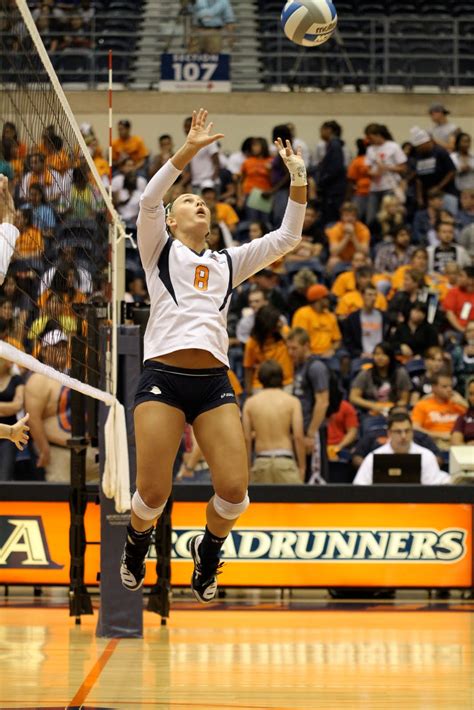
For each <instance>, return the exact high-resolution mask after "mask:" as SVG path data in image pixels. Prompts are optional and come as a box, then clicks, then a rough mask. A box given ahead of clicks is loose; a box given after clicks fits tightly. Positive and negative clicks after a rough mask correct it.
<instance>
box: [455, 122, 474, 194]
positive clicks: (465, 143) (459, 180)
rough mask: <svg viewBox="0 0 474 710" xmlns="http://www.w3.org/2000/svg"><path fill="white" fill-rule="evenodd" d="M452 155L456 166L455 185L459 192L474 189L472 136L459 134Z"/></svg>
mask: <svg viewBox="0 0 474 710" xmlns="http://www.w3.org/2000/svg"><path fill="white" fill-rule="evenodd" d="M454 148H455V150H454V153H451V160H452V161H453V163H454V165H455V166H456V177H455V179H454V183H455V185H456V188H457V189H458V190H459V192H462V191H463V190H469V189H472V188H474V153H473V152H472V151H471V136H470V135H469V133H458V135H457V136H456V143H455V146H454Z"/></svg>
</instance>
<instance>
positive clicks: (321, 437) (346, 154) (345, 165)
mask: <svg viewBox="0 0 474 710" xmlns="http://www.w3.org/2000/svg"><path fill="white" fill-rule="evenodd" d="M428 113H429V116H430V117H431V125H430V124H429V122H428V121H427V122H426V123H427V125H426V128H423V127H419V126H414V127H413V128H412V129H411V131H410V133H409V135H408V136H407V138H409V140H407V141H406V142H405V143H403V144H402V145H400V144H399V143H397V142H396V141H395V140H394V139H393V137H392V135H391V133H390V130H389V128H388V127H387V126H383V125H380V124H376V123H371V124H369V125H368V126H367V127H366V129H365V132H364V135H363V136H361V137H360V138H359V139H358V140H357V141H356V145H355V147H354V151H352V150H351V146H347V145H345V143H344V140H343V135H342V134H343V130H342V126H341V125H340V124H339V123H338V122H337V121H336V120H331V121H326V122H324V123H323V124H322V125H321V127H320V140H319V141H318V142H317V143H316V145H314V146H308V145H306V144H305V142H304V141H302V140H301V138H298V137H297V136H296V132H295V126H294V125H293V124H291V123H288V124H280V125H278V126H275V127H274V129H273V131H272V135H271V136H269V137H268V138H271V139H272V140H273V139H275V138H276V137H277V136H279V137H281V138H282V139H283V140H286V139H288V140H290V141H292V142H293V145H294V146H296V147H299V148H300V149H301V151H302V154H303V155H305V156H306V161H307V167H308V174H309V176H310V179H309V189H308V195H309V200H308V205H307V210H306V218H305V222H304V227H303V239H302V241H301V243H300V244H299V246H298V247H297V248H296V249H295V250H294V252H292V253H290V254H288V255H287V256H286V257H285V258H284V259H280V260H279V261H278V262H275V263H274V264H271V265H269V266H268V267H267V268H265V269H263V270H262V271H261V272H259V273H258V274H256V275H255V276H253V277H251V278H250V279H249V280H248V281H247V282H245V283H244V284H242V285H241V286H239V287H238V288H237V289H236V290H235V292H234V294H233V296H232V299H231V304H230V310H229V319H228V333H229V357H230V362H231V369H232V371H233V373H234V374H235V375H236V380H235V381H236V383H237V384H236V387H237V388H238V389H239V390H240V393H241V394H242V403H243V402H244V401H245V400H247V401H249V402H251V399H250V398H251V397H252V395H253V394H255V393H257V392H259V390H261V389H262V388H264V385H263V383H262V382H261V380H260V376H259V368H260V367H261V365H262V364H263V363H265V362H267V361H274V362H276V363H278V365H279V366H280V368H281V386H282V388H284V389H285V390H287V391H288V392H291V393H293V394H294V395H295V396H297V397H298V398H299V399H300V401H301V402H302V404H303V414H304V417H303V418H304V446H305V451H306V454H307V462H306V467H305V473H304V480H305V481H306V482H308V481H311V482H318V481H319V482H324V481H328V480H329V481H330V480H333V479H332V476H334V475H336V476H338V475H343V476H345V477H346V478H347V480H351V479H352V478H353V476H354V473H355V471H356V470H357V467H358V465H359V464H360V462H361V460H362V459H361V456H362V455H366V454H367V453H369V451H370V450H373V449H374V448H376V447H377V446H378V445H380V444H381V443H383V442H384V441H385V440H386V437H387V417H388V416H389V413H390V411H391V410H392V408H393V407H402V408H403V410H404V411H408V412H410V416H411V417H412V421H413V425H414V428H415V443H420V441H419V439H420V437H421V440H422V441H423V442H424V443H423V445H424V446H426V445H427V446H428V448H430V449H431V450H432V451H433V452H434V453H435V455H436V456H437V457H438V460H439V462H440V463H441V465H442V466H443V467H444V470H447V465H448V453H447V449H448V447H449V443H450V441H451V437H454V436H455V435H454V434H452V431H453V428H454V430H455V432H456V437H455V439H456V440H458V439H459V432H460V431H461V428H460V427H461V424H460V423H459V421H460V420H459V418H460V417H461V418H462V417H464V418H466V417H467V420H466V421H468V420H469V416H470V415H469V412H471V414H472V403H470V399H469V398H468V396H467V392H466V388H467V387H469V386H470V385H469V383H470V378H471V377H472V376H473V375H474V261H473V259H474V154H472V152H471V150H470V136H469V135H468V134H466V133H464V132H462V130H461V128H460V127H458V126H456V124H455V123H452V122H450V121H449V120H448V116H449V111H448V110H447V109H446V108H445V107H444V106H441V105H433V106H431V108H430V109H429V112H428ZM189 121H190V119H189V118H186V119H184V121H183V126H182V131H183V134H186V133H187V130H188V127H189ZM420 123H421V121H420ZM81 130H82V132H83V135H84V137H85V140H86V143H87V145H88V147H89V149H90V152H91V155H92V157H93V160H94V162H95V164H96V167H97V169H98V171H99V174H100V175H101V176H102V178H103V180H104V182H105V183H108V167H107V163H106V161H105V160H104V157H103V154H102V151H101V148H100V146H99V144H98V141H97V138H96V136H95V134H94V130H93V128H92V127H91V126H90V125H87V124H84V125H83V126H81ZM180 139H181V136H180V135H176V136H171V135H169V134H162V135H160V136H159V137H158V143H157V151H156V153H154V152H153V151H152V150H150V149H149V148H148V147H147V145H146V143H145V141H144V140H143V139H142V138H141V137H140V136H138V135H136V134H135V133H134V131H133V127H132V124H131V122H130V121H129V120H128V119H122V120H120V122H119V124H118V135H117V137H116V139H115V140H114V141H113V178H112V185H111V187H112V195H113V201H114V204H115V206H116V208H117V210H118V212H119V213H120V215H121V216H122V218H123V220H124V221H125V223H126V225H127V227H128V229H129V230H130V231H131V232H133V231H134V230H135V229H136V226H135V223H136V218H137V216H138V209H139V199H140V195H141V193H142V192H143V189H144V187H145V185H146V184H147V181H148V180H149V179H150V177H151V176H153V175H154V174H155V172H156V171H157V170H158V169H159V168H160V167H161V165H163V164H164V163H165V162H166V161H167V160H168V159H169V157H170V156H171V155H172V154H173V150H174V143H175V141H176V142H178V141H179V140H180ZM271 146H272V143H271V142H270V141H269V140H267V138H266V137H261V136H249V137H248V138H246V140H245V141H243V143H242V145H241V148H240V150H238V151H236V152H234V153H230V154H229V153H226V152H225V145H221V146H219V145H212V146H209V148H208V149H207V150H203V151H200V153H199V154H198V156H196V158H194V159H193V161H191V164H190V165H189V167H188V168H187V169H186V170H185V171H184V173H183V174H182V175H181V176H180V178H179V179H178V180H177V182H176V183H175V184H174V185H173V187H172V188H171V190H170V191H169V194H168V195H167V196H166V201H167V202H173V200H174V199H176V197H177V196H178V195H180V194H182V193H183V192H188V191H193V192H195V193H199V194H202V195H203V196H204V198H205V199H206V202H207V204H208V206H209V207H210V209H211V215H212V225H211V230H210V235H209V244H210V246H211V248H213V249H222V248H225V247H226V246H229V245H232V244H242V243H245V242H246V241H249V240H252V239H259V238H260V237H261V236H262V235H263V234H265V233H267V232H268V231H271V230H272V229H273V228H275V227H277V226H278V225H279V224H280V222H281V219H282V215H283V211H284V209H285V205H286V202H287V199H288V190H289V177H288V174H287V172H286V171H285V170H284V167H283V165H282V162H281V159H280V157H279V156H278V155H277V154H275V152H274V150H273V149H272V147H271ZM32 148H33V147H32V146H28V147H27V146H25V145H24V144H23V142H22V140H21V137H19V136H18V135H17V133H16V129H15V127H14V126H12V125H11V124H5V126H4V130H3V136H2V150H3V160H2V162H1V164H0V172H3V173H4V174H7V175H8V176H9V177H10V178H11V180H12V181H13V184H14V186H15V195H16V202H17V206H18V208H19V210H18V225H19V227H20V230H21V237H20V239H19V246H20V249H19V250H18V251H19V252H20V253H19V255H18V257H21V258H20V263H21V264H22V263H23V260H24V259H27V260H28V259H34V260H35V262H34V266H35V269H36V270H38V268H39V269H40V271H42V273H43V274H44V277H43V285H42V287H41V292H39V293H37V294H36V295H35V296H34V297H33V298H31V285H30V287H29V290H28V288H27V287H26V286H25V283H24V282H23V281H22V282H21V283H20V284H19V283H18V280H19V278H20V277H19V276H18V274H20V275H21V274H22V273H23V272H22V268H17V267H16V266H15V264H13V266H12V269H11V272H10V273H9V275H8V277H7V279H6V281H5V284H4V286H3V289H2V291H3V294H2V296H1V297H2V303H1V308H0V315H1V314H2V313H3V312H5V313H6V314H8V312H12V313H13V314H14V316H13V318H12V319H10V326H9V328H11V331H9V332H8V335H7V337H8V338H10V339H11V340H12V342H13V341H15V342H17V343H18V342H19V343H20V345H21V346H22V347H26V348H27V349H31V350H32V351H33V352H35V353H36V352H40V350H41V347H40V345H41V341H40V337H41V333H40V331H41V327H42V324H43V323H44V322H45V321H46V322H47V315H48V313H52V314H54V318H55V320H56V323H57V322H58V321H59V316H60V317H61V318H62V326H61V329H62V330H63V331H65V332H66V333H68V332H71V329H72V328H73V327H74V323H73V321H71V314H70V313H65V312H61V308H60V306H61V303H58V298H55V297H54V294H55V293H57V292H58V286H57V280H58V279H56V282H55V283H54V287H53V286H52V282H53V281H54V279H55V278H56V276H55V269H54V264H53V263H51V264H49V265H48V266H49V268H48V269H46V265H45V264H43V265H41V263H40V262H41V259H42V258H44V256H45V255H47V254H48V243H49V242H54V241H55V236H56V237H57V224H58V221H60V222H61V223H64V219H65V217H66V219H67V218H68V216H70V218H71V219H79V220H87V219H89V218H90V217H91V216H92V213H93V212H94V214H95V215H96V217H97V214H99V215H100V209H101V208H100V199H99V198H98V196H97V194H96V192H95V190H96V188H95V187H94V183H93V181H91V179H90V176H88V173H87V170H86V169H83V168H82V167H81V166H79V165H76V164H73V163H71V159H72V158H74V156H70V155H68V153H67V151H65V149H64V147H63V146H62V145H61V139H60V138H59V137H58V136H57V135H56V134H55V131H54V128H53V127H49V128H47V129H46V130H45V131H44V133H43V136H42V138H41V145H40V146H38V147H34V149H32ZM58 185H60V186H61V189H59V190H58V189H57V186H58ZM65 196H66V199H65ZM98 206H99V207H98ZM62 260H63V262H64V260H65V262H66V263H61V268H60V269H58V272H59V273H61V274H63V275H64V274H66V279H65V284H64V287H63V291H61V298H60V299H59V300H60V301H62V305H63V307H64V303H72V302H73V301H74V300H75V299H76V300H87V298H88V297H89V296H90V294H91V293H92V292H93V291H94V290H95V289H96V288H97V284H96V282H95V274H90V273H89V270H88V268H87V266H86V265H83V264H78V262H77V258H75V253H74V249H73V248H71V249H69V250H68V249H66V250H65V252H64V250H63V254H62ZM38 263H40V265H39V266H38ZM46 277H47V278H46ZM21 278H23V276H21ZM63 280H64V279H63ZM45 284H49V286H48V285H45ZM25 293H28V294H29V295H30V303H35V307H36V308H40V309H43V310H41V311H40V312H31V313H29V314H28V322H27V324H25V323H24V322H23V323H22V327H20V326H19V323H20V322H21V321H20V320H19V319H18V315H19V314H20V313H21V312H22V309H23V308H24V304H23V300H22V299H24V294H25ZM63 293H64V294H66V295H64V297H63V296H62V294H63ZM125 300H126V301H128V302H130V303H135V304H137V306H141V305H146V304H147V301H148V294H147V291H146V284H145V280H144V273H143V270H142V268H141V264H140V261H139V255H138V252H137V251H136V250H133V249H130V248H128V249H127V292H126V295H125ZM25 333H27V334H28V336H29V337H28V341H27V342H26V344H25V342H24V339H23V341H22V337H21V336H22V334H23V336H24V334H25ZM306 370H308V372H306ZM302 371H303V372H304V373H305V374H304V375H301V372H302ZM272 372H273V371H272ZM273 374H274V373H273ZM272 377H273V375H272ZM270 379H271V381H274V380H272V378H270ZM276 379H278V377H277V378H276ZM275 381H276V380H275ZM336 390H337V392H336ZM337 396H339V399H338V401H337V406H335V402H336V400H337ZM305 398H306V400H307V401H306V404H305V403H304V402H303V400H305ZM308 402H309V405H308ZM305 407H306V410H305ZM466 413H468V414H466ZM469 421H470V420H469ZM469 421H468V423H467V424H466V427H465V428H464V429H462V431H466V432H467V439H466V442H468V440H469V436H470V433H469V432H470V429H471V428H472V427H471V426H470V424H469ZM471 433H472V432H471ZM417 439H418V441H417ZM453 440H454V439H453ZM367 442H371V446H372V449H369V450H367ZM341 470H342V474H341ZM186 477H187V478H188V479H189V478H191V475H190V472H189V471H187V473H186Z"/></svg>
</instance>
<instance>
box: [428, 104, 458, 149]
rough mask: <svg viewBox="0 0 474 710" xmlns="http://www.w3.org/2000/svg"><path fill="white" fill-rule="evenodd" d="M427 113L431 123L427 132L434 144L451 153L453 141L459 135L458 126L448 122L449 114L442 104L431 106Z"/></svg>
mask: <svg viewBox="0 0 474 710" xmlns="http://www.w3.org/2000/svg"><path fill="white" fill-rule="evenodd" d="M428 113H429V114H430V116H431V120H432V121H433V123H432V125H431V128H430V129H429V131H430V133H431V136H432V138H433V140H434V142H435V143H437V144H438V145H440V146H441V147H442V148H445V149H446V150H449V151H451V150H452V149H453V143H452V142H453V139H455V137H456V135H457V134H458V133H459V128H458V126H456V124H455V123H451V122H450V121H449V120H448V116H449V114H450V113H451V112H450V111H448V109H447V108H446V107H445V106H443V104H432V105H431V106H430V108H429V112H428Z"/></svg>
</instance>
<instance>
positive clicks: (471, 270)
mask: <svg viewBox="0 0 474 710" xmlns="http://www.w3.org/2000/svg"><path fill="white" fill-rule="evenodd" d="M463 271H464V273H465V274H466V276H467V278H468V279H474V266H465V267H464V269H463Z"/></svg>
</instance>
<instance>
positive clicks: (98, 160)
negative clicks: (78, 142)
mask: <svg viewBox="0 0 474 710" xmlns="http://www.w3.org/2000/svg"><path fill="white" fill-rule="evenodd" d="M85 141H86V144H87V147H88V148H89V151H90V154H91V156H92V160H93V161H94V164H95V167H96V168H97V172H98V173H99V175H100V177H101V178H102V182H103V183H104V185H105V186H106V187H108V186H109V172H110V170H109V163H108V161H107V160H106V159H105V158H104V155H103V153H102V148H101V147H100V145H99V141H98V140H97V138H96V137H95V135H93V134H92V135H90V136H87V137H86V138H85Z"/></svg>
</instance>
